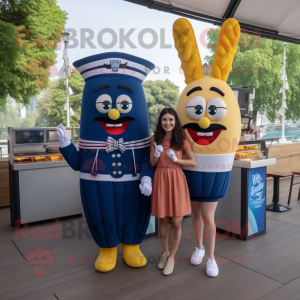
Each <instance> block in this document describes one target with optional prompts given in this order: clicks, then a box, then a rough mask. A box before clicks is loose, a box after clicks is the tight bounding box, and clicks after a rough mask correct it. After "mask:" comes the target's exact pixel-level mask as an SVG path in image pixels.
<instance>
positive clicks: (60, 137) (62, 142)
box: [56, 124, 71, 148]
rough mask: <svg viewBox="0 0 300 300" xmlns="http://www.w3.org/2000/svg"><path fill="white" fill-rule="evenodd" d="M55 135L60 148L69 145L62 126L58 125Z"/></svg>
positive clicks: (65, 131)
mask: <svg viewBox="0 0 300 300" xmlns="http://www.w3.org/2000/svg"><path fill="white" fill-rule="evenodd" d="M56 135H57V137H58V140H59V142H60V147H61V148H65V147H67V146H69V145H70V144H71V141H70V139H69V137H68V133H67V130H66V128H65V127H64V125H62V124H59V125H58V126H57V127H56Z"/></svg>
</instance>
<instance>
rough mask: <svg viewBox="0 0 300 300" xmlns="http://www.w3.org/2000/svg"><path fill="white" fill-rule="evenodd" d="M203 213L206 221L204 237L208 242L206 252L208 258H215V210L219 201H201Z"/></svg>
mask: <svg viewBox="0 0 300 300" xmlns="http://www.w3.org/2000/svg"><path fill="white" fill-rule="evenodd" d="M200 203H201V214H202V218H203V222H204V230H203V233H204V239H205V242H206V253H207V256H208V258H211V259H213V258H214V251H215V240H216V225H215V211H216V208H217V205H218V202H200Z"/></svg>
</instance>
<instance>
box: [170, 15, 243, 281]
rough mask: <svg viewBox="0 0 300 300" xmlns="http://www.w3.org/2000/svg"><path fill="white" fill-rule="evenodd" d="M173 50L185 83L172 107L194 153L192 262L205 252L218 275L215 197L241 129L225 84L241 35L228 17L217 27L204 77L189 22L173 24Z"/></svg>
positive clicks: (189, 174)
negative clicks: (194, 247) (218, 30)
mask: <svg viewBox="0 0 300 300" xmlns="http://www.w3.org/2000/svg"><path fill="white" fill-rule="evenodd" d="M173 36H174V41H175V48H176V49H177V51H178V56H179V58H180V60H181V68H182V70H183V71H184V75H185V83H186V84H187V86H186V87H185V89H184V90H183V92H182V94H181V95H180V97H179V100H178V103H177V107H176V111H177V113H178V115H179V118H180V121H181V124H182V126H183V128H184V129H185V133H186V136H187V137H188V139H189V141H190V143H191V145H192V149H193V152H194V154H195V157H196V161H197V166H196V167H183V169H184V173H185V175H186V179H187V182H188V186H189V190H190V195H191V203H192V216H193V227H194V233H195V235H196V239H197V247H196V250H195V252H194V253H193V255H192V257H191V263H192V264H194V265H198V264H200V263H201V262H202V258H203V256H204V254H205V249H204V247H203V244H202V243H203V236H204V237H205V239H206V246H207V257H208V260H207V263H206V273H207V275H208V276H210V277H216V276H217V275H218V273H219V270H218V266H217V263H216V261H215V259H214V247H215V232H216V228H215V223H214V214H215V210H216V207H217V203H218V200H219V198H222V197H224V196H225V195H226V193H227V190H228V187H229V182H230V177H231V169H232V165H233V160H234V156H235V151H236V148H237V146H238V143H239V139H240V132H241V116H240V110H239V105H238V101H237V99H236V97H235V95H234V93H233V91H232V90H231V88H230V86H229V85H228V84H227V83H226V80H227V78H228V75H229V73H230V71H231V69H232V66H231V65H232V61H233V58H234V55H235V53H236V47H237V44H238V41H239V36H240V26H239V23H238V22H237V20H235V19H227V20H226V21H225V22H224V23H223V25H222V28H221V30H220V34H219V38H218V44H217V47H216V52H215V56H214V61H213V65H212V71H211V75H210V76H204V73H203V68H202V62H201V58H200V55H199V51H198V47H197V42H196V38H195V34H194V31H193V28H192V25H191V24H190V22H189V21H188V20H186V19H183V18H180V19H177V20H176V21H175V23H174V25H173Z"/></svg>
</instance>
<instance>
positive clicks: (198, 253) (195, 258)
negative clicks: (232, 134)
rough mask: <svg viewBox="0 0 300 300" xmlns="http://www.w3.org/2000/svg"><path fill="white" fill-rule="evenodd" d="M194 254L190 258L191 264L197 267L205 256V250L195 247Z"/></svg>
mask: <svg viewBox="0 0 300 300" xmlns="http://www.w3.org/2000/svg"><path fill="white" fill-rule="evenodd" d="M195 249H196V250H195V252H194V253H193V255H192V257H191V264H192V265H195V266H198V265H200V264H201V262H202V259H203V257H204V255H205V249H204V248H203V250H202V249H198V248H197V247H195Z"/></svg>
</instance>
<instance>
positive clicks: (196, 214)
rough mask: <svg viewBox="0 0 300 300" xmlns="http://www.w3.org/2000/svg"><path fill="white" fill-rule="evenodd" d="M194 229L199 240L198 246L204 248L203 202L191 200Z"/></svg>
mask: <svg viewBox="0 0 300 300" xmlns="http://www.w3.org/2000/svg"><path fill="white" fill-rule="evenodd" d="M191 204H192V222H193V230H194V234H195V237H196V241H197V248H198V249H202V250H203V249H204V248H203V228H204V226H203V225H204V224H203V220H202V215H201V202H198V201H191Z"/></svg>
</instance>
